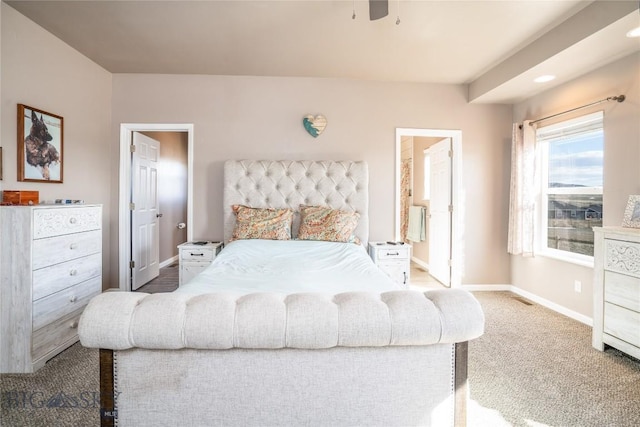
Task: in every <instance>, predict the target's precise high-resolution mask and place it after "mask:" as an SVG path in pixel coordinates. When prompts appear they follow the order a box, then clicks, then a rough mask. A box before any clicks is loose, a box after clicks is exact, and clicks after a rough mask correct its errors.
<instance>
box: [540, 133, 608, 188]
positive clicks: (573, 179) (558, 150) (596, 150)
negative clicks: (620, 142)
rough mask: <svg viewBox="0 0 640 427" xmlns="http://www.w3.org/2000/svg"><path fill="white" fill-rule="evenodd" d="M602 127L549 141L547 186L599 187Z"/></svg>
mask: <svg viewBox="0 0 640 427" xmlns="http://www.w3.org/2000/svg"><path fill="white" fill-rule="evenodd" d="M603 146H604V144H603V137H602V129H600V130H597V131H591V132H588V133H584V134H579V135H572V136H569V137H567V138H562V139H559V140H554V141H550V142H549V188H561V187H602V165H603V153H604V147H603Z"/></svg>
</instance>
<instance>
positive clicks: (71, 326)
mask: <svg viewBox="0 0 640 427" xmlns="http://www.w3.org/2000/svg"><path fill="white" fill-rule="evenodd" d="M77 327H78V321H77V320H74V321H73V322H71V323H70V324H69V328H70V329H75V328H77Z"/></svg>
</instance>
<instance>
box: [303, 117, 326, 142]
mask: <svg viewBox="0 0 640 427" xmlns="http://www.w3.org/2000/svg"><path fill="white" fill-rule="evenodd" d="M302 124H303V125H304V128H305V129H306V130H307V132H309V135H311V136H312V137H314V138H317V137H318V135H320V134H321V133H322V131H324V128H326V127H327V119H326V118H325V117H324V116H323V115H321V114H318V115H317V116H315V117H313V116H312V115H311V114H309V115H307V116H304V119H302Z"/></svg>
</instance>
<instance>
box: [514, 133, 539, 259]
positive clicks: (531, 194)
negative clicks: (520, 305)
mask: <svg viewBox="0 0 640 427" xmlns="http://www.w3.org/2000/svg"><path fill="white" fill-rule="evenodd" d="M511 144H512V145H511V188H510V200H509V235H508V239H509V240H508V242H507V252H509V253H510V254H514V255H524V256H532V255H533V247H534V235H535V234H534V214H535V201H536V182H535V170H536V168H535V159H536V134H535V128H534V127H533V126H531V125H530V121H524V122H523V123H522V125H520V124H518V123H514V125H513V139H512V143H511Z"/></svg>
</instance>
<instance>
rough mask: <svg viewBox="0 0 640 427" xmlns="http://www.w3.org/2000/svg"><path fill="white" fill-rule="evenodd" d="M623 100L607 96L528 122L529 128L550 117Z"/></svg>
mask: <svg viewBox="0 0 640 427" xmlns="http://www.w3.org/2000/svg"><path fill="white" fill-rule="evenodd" d="M625 99H626V96H624V95H618V96H609V97H607V98H604V99H601V100H599V101H595V102H592V103H591V104H586V105H581V106H580V107H576V108H572V109H571V110H567V111H563V112H561V113H557V114H553V115H551V116H547V117H543V118H541V119H537V120H533V121H531V122H529V126H533V125H534V123H538V122H541V121H543V120H547V119H550V118H552V117H556V116H561V115H563V114H567V113H572V112H574V111H576V110H581V109H583V108H587V107H591V106H592V105H596V104H600V103H602V102H607V101H618V102H624V100H625ZM520 129H522V125H520Z"/></svg>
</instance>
